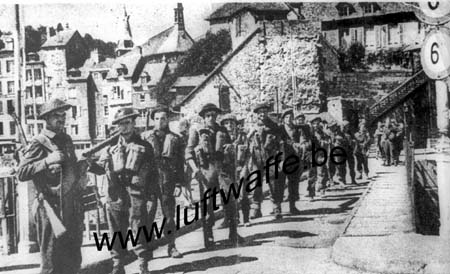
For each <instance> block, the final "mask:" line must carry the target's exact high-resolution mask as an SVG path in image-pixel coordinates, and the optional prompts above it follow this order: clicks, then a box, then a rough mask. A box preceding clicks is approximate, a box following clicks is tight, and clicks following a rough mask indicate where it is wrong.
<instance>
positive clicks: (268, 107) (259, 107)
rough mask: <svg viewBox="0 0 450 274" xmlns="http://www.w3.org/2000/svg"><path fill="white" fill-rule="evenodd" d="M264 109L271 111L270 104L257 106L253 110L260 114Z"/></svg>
mask: <svg viewBox="0 0 450 274" xmlns="http://www.w3.org/2000/svg"><path fill="white" fill-rule="evenodd" d="M263 108H267V109H270V105H269V104H268V103H259V104H256V106H255V107H254V108H253V112H254V113H258V110H260V109H263Z"/></svg>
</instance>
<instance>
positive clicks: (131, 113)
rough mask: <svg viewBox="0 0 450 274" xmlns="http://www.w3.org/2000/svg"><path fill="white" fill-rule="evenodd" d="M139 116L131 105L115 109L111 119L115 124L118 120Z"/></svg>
mask: <svg viewBox="0 0 450 274" xmlns="http://www.w3.org/2000/svg"><path fill="white" fill-rule="evenodd" d="M138 116H139V113H138V112H137V111H136V110H135V109H134V108H132V107H124V108H121V109H119V110H118V111H117V113H116V115H114V120H113V121H112V124H113V125H117V124H118V123H119V122H120V121H122V120H125V119H128V118H136V117H138Z"/></svg>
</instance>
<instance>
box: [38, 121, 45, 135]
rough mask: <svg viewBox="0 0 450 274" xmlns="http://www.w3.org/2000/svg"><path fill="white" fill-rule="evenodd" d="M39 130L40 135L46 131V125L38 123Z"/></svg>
mask: <svg viewBox="0 0 450 274" xmlns="http://www.w3.org/2000/svg"><path fill="white" fill-rule="evenodd" d="M37 128H38V134H39V133H41V131H42V130H43V129H44V124H43V123H38V124H37Z"/></svg>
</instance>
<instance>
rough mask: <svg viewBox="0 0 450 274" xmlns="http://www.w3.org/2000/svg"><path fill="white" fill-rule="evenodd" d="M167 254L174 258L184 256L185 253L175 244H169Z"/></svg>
mask: <svg viewBox="0 0 450 274" xmlns="http://www.w3.org/2000/svg"><path fill="white" fill-rule="evenodd" d="M167 254H168V255H169V257H172V258H174V259H179V258H183V254H181V253H180V252H179V251H178V249H177V248H176V247H175V244H171V245H169V247H168V248H167Z"/></svg>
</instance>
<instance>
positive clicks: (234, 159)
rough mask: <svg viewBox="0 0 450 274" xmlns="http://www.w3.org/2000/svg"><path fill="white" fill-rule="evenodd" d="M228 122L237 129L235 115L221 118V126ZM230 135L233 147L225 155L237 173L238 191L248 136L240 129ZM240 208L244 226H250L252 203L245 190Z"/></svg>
mask: <svg viewBox="0 0 450 274" xmlns="http://www.w3.org/2000/svg"><path fill="white" fill-rule="evenodd" d="M227 120H231V121H234V123H236V127H237V124H238V121H237V119H236V117H235V116H234V115H232V114H225V115H224V116H223V117H222V118H221V120H220V124H221V125H222V126H224V123H225V121H227ZM228 134H229V135H230V139H231V143H232V146H230V148H231V149H229V150H227V153H225V155H224V156H225V159H224V160H225V161H226V162H228V163H229V165H231V166H232V167H231V170H234V171H235V172H234V177H233V180H234V184H235V187H236V189H237V187H238V185H237V182H239V181H240V179H241V173H242V170H243V168H244V165H245V162H246V160H247V158H248V155H249V151H248V142H247V135H246V134H245V132H243V131H242V130H240V129H235V131H234V132H228ZM238 206H240V208H241V210H242V215H243V221H244V225H245V226H248V225H249V224H250V223H249V221H250V218H249V216H250V201H249V199H248V195H247V192H246V191H244V189H243V190H242V191H241V192H240V196H239V201H238ZM228 217H229V216H228V215H225V219H224V223H225V225H226V226H228V223H229V221H228ZM236 218H237V219H238V220H239V214H237V215H236Z"/></svg>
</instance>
